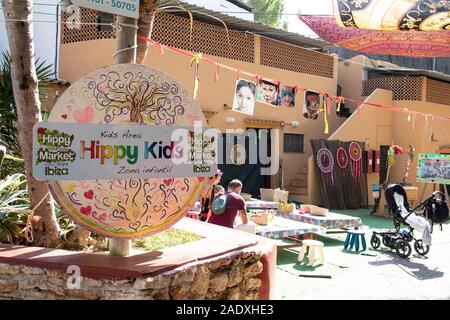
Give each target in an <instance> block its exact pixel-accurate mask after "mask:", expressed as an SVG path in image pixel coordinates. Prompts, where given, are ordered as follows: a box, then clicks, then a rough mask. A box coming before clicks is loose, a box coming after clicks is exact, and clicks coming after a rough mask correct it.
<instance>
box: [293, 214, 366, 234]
mask: <svg viewBox="0 0 450 320" xmlns="http://www.w3.org/2000/svg"><path fill="white" fill-rule="evenodd" d="M286 218H288V219H290V220H293V221H300V222H303V223H308V224H312V225H316V226H320V227H323V228H325V229H326V230H327V231H328V230H335V229H360V228H361V227H362V226H363V223H362V221H361V219H360V218H358V217H353V216H348V215H344V214H340V213H335V212H328V213H327V214H326V215H325V216H319V215H312V214H310V213H300V212H299V211H298V210H296V211H294V212H292V213H289V214H287V216H286Z"/></svg>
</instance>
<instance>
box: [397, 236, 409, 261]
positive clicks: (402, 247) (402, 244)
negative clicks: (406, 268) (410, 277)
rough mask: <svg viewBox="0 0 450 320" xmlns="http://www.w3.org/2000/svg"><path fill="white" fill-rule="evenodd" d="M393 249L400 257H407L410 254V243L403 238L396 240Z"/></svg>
mask: <svg viewBox="0 0 450 320" xmlns="http://www.w3.org/2000/svg"><path fill="white" fill-rule="evenodd" d="M395 251H397V254H398V256H399V257H401V258H408V257H409V255H410V254H411V251H412V249H411V245H410V244H409V243H408V242H407V241H405V240H398V241H397V244H396V246H395Z"/></svg>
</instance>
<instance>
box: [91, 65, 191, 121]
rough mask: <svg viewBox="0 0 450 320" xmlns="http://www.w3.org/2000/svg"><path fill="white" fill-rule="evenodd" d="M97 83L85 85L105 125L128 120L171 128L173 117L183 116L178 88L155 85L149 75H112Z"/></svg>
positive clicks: (109, 74)
mask: <svg viewBox="0 0 450 320" xmlns="http://www.w3.org/2000/svg"><path fill="white" fill-rule="evenodd" d="M100 78H101V79H100V81H98V82H95V81H91V82H89V83H88V87H89V89H91V90H92V93H93V95H94V97H95V99H96V108H98V109H100V110H104V111H105V118H104V120H105V122H106V123H110V122H111V121H112V120H113V119H114V118H115V117H118V116H128V117H129V122H130V123H136V124H144V123H147V124H149V123H155V124H157V125H159V124H164V125H167V126H171V125H173V124H174V122H175V117H176V116H180V115H183V114H184V108H183V106H182V105H181V102H182V99H181V97H180V96H178V95H177V94H178V87H177V86H176V85H175V84H169V83H167V82H163V83H159V82H158V80H157V79H156V78H155V77H154V76H153V75H150V76H148V75H144V74H143V73H142V72H136V73H131V72H126V73H125V74H123V76H121V75H120V74H119V73H117V72H115V71H110V72H108V73H107V74H102V75H101V76H100Z"/></svg>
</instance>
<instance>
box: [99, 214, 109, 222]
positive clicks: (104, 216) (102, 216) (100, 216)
mask: <svg viewBox="0 0 450 320" xmlns="http://www.w3.org/2000/svg"><path fill="white" fill-rule="evenodd" d="M106 217H107V214H106V213H103V214H101V215H99V216H98V218H99V219H100V220H102V221H105V220H106Z"/></svg>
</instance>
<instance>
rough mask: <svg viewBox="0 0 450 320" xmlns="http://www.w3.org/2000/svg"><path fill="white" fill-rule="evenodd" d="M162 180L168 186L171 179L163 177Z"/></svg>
mask: <svg viewBox="0 0 450 320" xmlns="http://www.w3.org/2000/svg"><path fill="white" fill-rule="evenodd" d="M163 182H164V184H165V185H166V186H170V185H171V183H172V179H164V180H163Z"/></svg>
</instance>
